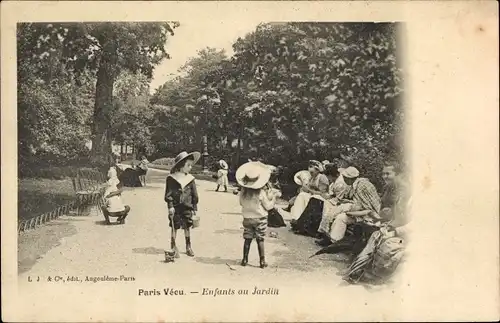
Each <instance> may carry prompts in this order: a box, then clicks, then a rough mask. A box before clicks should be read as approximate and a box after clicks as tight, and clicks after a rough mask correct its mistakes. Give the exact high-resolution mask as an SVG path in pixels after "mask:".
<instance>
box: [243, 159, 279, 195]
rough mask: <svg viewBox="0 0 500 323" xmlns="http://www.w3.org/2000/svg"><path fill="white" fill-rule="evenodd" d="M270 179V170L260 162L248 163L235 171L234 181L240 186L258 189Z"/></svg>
mask: <svg viewBox="0 0 500 323" xmlns="http://www.w3.org/2000/svg"><path fill="white" fill-rule="evenodd" d="M270 178H271V170H270V169H269V167H266V166H265V165H264V164H262V163H260V162H248V163H245V164H243V165H241V166H240V167H239V168H238V169H237V170H236V181H237V182H238V184H239V185H240V186H243V187H247V188H253V189H260V188H262V187H264V186H265V185H266V184H267V182H269V179H270Z"/></svg>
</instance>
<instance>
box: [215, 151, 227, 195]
mask: <svg viewBox="0 0 500 323" xmlns="http://www.w3.org/2000/svg"><path fill="white" fill-rule="evenodd" d="M219 167H220V169H219V170H218V171H217V188H216V189H215V191H216V192H218V191H219V187H221V186H224V192H227V186H228V185H229V179H228V178H227V173H228V169H229V166H228V164H227V163H226V162H225V161H224V160H222V159H221V160H219Z"/></svg>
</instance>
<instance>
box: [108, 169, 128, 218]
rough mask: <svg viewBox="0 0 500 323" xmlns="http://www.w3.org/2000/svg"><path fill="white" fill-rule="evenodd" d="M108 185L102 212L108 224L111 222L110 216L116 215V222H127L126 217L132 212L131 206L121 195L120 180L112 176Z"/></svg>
mask: <svg viewBox="0 0 500 323" xmlns="http://www.w3.org/2000/svg"><path fill="white" fill-rule="evenodd" d="M107 184H108V186H107V188H106V191H105V192H104V201H105V204H104V206H103V207H102V213H103V215H104V218H105V219H106V224H111V222H110V220H109V218H110V217H116V218H117V219H116V222H117V223H119V224H125V218H126V217H127V215H128V213H129V212H130V206H128V205H124V204H123V201H122V197H121V194H122V192H121V190H120V189H119V188H118V186H119V185H120V180H118V178H117V177H116V176H113V174H112V176H111V178H110V179H109V180H108V182H107Z"/></svg>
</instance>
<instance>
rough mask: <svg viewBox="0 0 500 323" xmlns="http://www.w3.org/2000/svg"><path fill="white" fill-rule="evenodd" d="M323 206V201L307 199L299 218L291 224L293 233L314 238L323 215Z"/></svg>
mask: <svg viewBox="0 0 500 323" xmlns="http://www.w3.org/2000/svg"><path fill="white" fill-rule="evenodd" d="M323 204H324V202H323V200H320V199H317V198H311V199H309V202H308V203H307V206H306V208H305V209H304V211H303V212H302V214H301V216H300V217H299V218H298V219H297V221H295V222H294V223H293V224H292V229H293V231H294V232H295V233H297V234H303V235H307V236H311V237H316V236H317V234H318V228H319V224H320V222H321V215H322V213H323Z"/></svg>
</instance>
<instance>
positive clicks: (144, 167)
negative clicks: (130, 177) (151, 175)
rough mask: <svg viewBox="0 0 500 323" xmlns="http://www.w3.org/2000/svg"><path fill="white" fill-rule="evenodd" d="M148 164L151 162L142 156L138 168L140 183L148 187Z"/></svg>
mask: <svg viewBox="0 0 500 323" xmlns="http://www.w3.org/2000/svg"><path fill="white" fill-rule="evenodd" d="M148 164H149V160H147V158H146V156H144V155H142V156H141V161H140V162H139V165H138V166H137V171H138V173H139V181H140V182H141V185H142V186H146V173H147V172H148Z"/></svg>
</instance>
